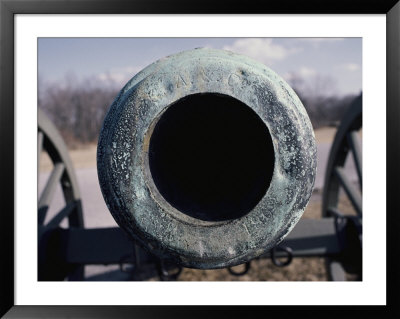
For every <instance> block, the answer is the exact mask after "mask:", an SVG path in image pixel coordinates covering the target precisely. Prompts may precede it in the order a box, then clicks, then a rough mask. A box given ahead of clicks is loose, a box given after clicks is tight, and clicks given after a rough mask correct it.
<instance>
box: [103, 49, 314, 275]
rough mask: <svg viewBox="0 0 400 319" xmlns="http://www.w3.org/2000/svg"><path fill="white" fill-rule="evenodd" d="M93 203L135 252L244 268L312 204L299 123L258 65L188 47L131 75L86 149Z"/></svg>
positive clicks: (310, 150) (309, 147)
mask: <svg viewBox="0 0 400 319" xmlns="http://www.w3.org/2000/svg"><path fill="white" fill-rule="evenodd" d="M97 168H98V177H99V183H100V186H101V190H102V193H103V196H104V199H105V202H106V204H107V206H108V208H109V210H110V212H111V214H112V215H113V217H114V219H115V220H116V222H117V223H118V225H119V226H120V227H121V228H122V229H123V230H124V231H125V232H126V233H127V234H128V235H129V236H130V237H131V238H132V239H133V240H134V241H135V242H138V243H139V244H140V245H141V246H142V247H144V248H145V249H147V250H148V251H150V252H151V253H152V254H155V255H156V256H158V257H159V258H161V259H163V260H168V261H171V262H174V263H177V264H179V265H182V266H184V267H191V268H200V269H215V268H224V267H231V266H234V265H238V264H242V263H246V262H249V261H250V260H251V259H253V258H255V257H258V256H260V255H262V254H264V253H265V252H267V251H269V250H270V249H271V248H273V247H275V246H276V245H277V244H279V243H280V242H281V241H282V240H283V239H284V238H285V236H286V235H287V234H288V233H289V232H290V231H291V230H292V229H293V227H294V226H295V225H296V223H297V222H298V221H299V219H300V217H301V216H302V213H303V212H304V209H305V207H306V205H307V203H308V200H309V198H310V196H311V194H312V190H313V185H314V181H315V174H316V146H315V138H314V133H313V129H312V126H311V123H310V120H309V118H308V116H307V113H306V111H305V109H304V107H303V105H302V103H301V101H300V100H299V98H298V97H297V95H296V94H295V92H294V91H293V90H292V89H291V88H290V86H289V85H288V84H287V83H286V82H285V81H284V80H283V79H282V78H280V77H279V76H278V75H277V74H276V73H274V72H273V71H272V70H270V69H269V68H267V67H266V66H264V65H262V64H260V63H258V62H256V61H253V60H251V59H250V58H247V57H244V56H241V55H237V54H234V53H232V52H228V51H223V50H213V49H195V50H191V51H185V52H182V53H178V54H175V55H172V56H168V57H166V58H164V59H161V60H159V61H157V62H155V63H153V64H151V65H150V66H148V67H147V68H145V69H143V70H142V71H141V72H139V73H138V74H137V75H136V76H134V77H133V78H132V79H131V80H130V81H129V82H128V83H127V84H126V85H125V87H124V88H123V89H122V90H121V91H120V93H119V95H118V96H117V98H116V99H115V100H114V102H113V104H112V105H111V107H110V109H109V111H108V113H107V115H106V118H105V120H104V124H103V127H102V130H101V132H100V137H99V142H98V148H97Z"/></svg>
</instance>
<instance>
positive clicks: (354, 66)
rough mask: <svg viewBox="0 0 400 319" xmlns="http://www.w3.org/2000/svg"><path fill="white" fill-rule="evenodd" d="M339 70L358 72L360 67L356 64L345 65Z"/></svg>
mask: <svg viewBox="0 0 400 319" xmlns="http://www.w3.org/2000/svg"><path fill="white" fill-rule="evenodd" d="M341 68H343V69H345V70H347V71H350V72H354V71H358V70H359V69H360V66H359V65H358V64H357V63H345V64H342V65H341Z"/></svg>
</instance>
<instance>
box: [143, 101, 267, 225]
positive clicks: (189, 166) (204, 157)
mask: <svg viewBox="0 0 400 319" xmlns="http://www.w3.org/2000/svg"><path fill="white" fill-rule="evenodd" d="M149 167H150V172H151V175H152V178H153V181H154V184H155V185H156V187H157V189H158V191H159V192H160V194H161V195H162V196H163V197H164V199H165V200H166V201H168V202H169V203H170V205H172V206H173V207H175V208H176V209H178V210H179V211H180V212H182V213H184V214H186V215H189V216H191V217H194V218H197V219H200V220H204V221H224V220H230V219H236V218H239V217H242V216H244V215H245V214H247V213H248V212H249V211H250V210H252V209H253V208H254V207H255V206H256V205H257V203H258V202H259V201H260V200H261V198H262V197H263V196H264V194H265V193H266V191H267V189H268V187H269V184H270V182H271V178H272V174H273V169H274V149H273V145H272V140H271V136H270V134H269V131H268V128H267V126H266V125H265V124H264V123H263V121H262V120H261V119H260V117H259V116H258V115H257V114H256V113H255V112H254V111H253V110H252V109H251V108H250V107H248V106H247V105H246V104H244V103H242V102H240V101H238V100H237V99H235V98H232V97H230V96H227V95H222V94H215V93H206V94H193V95H189V96H187V97H184V98H182V99H180V100H178V101H177V102H175V103H174V104H172V105H171V106H169V107H168V109H167V110H166V111H165V112H164V113H163V114H162V116H161V117H160V119H159V120H158V122H157V124H156V125H155V127H154V130H153V133H152V136H151V139H150V145H149Z"/></svg>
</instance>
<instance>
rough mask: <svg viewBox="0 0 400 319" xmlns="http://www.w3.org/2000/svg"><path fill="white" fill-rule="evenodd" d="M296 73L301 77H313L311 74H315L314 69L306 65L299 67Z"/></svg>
mask: <svg viewBox="0 0 400 319" xmlns="http://www.w3.org/2000/svg"><path fill="white" fill-rule="evenodd" d="M298 73H299V75H300V76H302V77H303V78H309V77H313V76H316V75H317V71H316V70H314V69H313V68H309V67H306V66H302V67H300V68H299V71H298Z"/></svg>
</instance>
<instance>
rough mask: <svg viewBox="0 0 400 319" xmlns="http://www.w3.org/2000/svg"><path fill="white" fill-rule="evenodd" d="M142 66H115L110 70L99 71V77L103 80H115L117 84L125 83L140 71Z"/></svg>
mask: <svg viewBox="0 0 400 319" xmlns="http://www.w3.org/2000/svg"><path fill="white" fill-rule="evenodd" d="M141 69H142V67H134V66H127V67H124V68H114V69H111V70H110V71H107V72H103V73H99V74H98V75H97V79H98V80H100V81H101V82H113V83H115V84H117V85H124V84H125V83H126V82H128V81H129V80H130V79H131V78H132V77H133V76H134V75H135V74H136V73H138V72H139V71H140V70H141Z"/></svg>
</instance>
